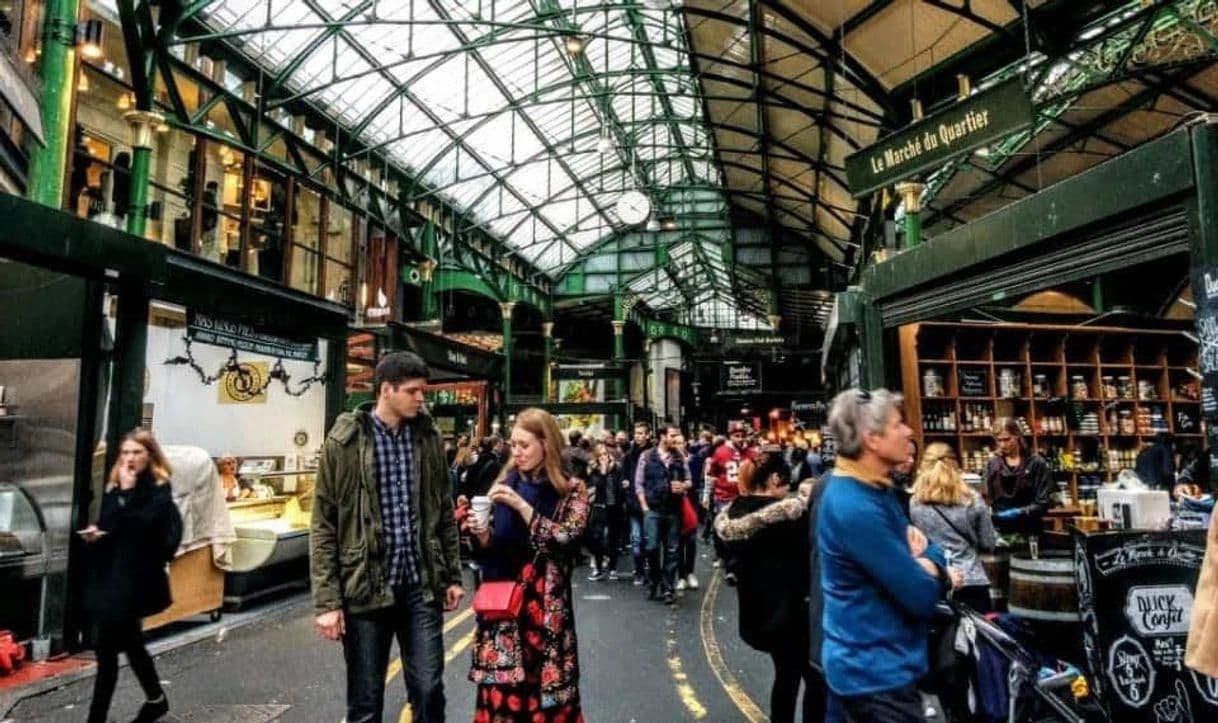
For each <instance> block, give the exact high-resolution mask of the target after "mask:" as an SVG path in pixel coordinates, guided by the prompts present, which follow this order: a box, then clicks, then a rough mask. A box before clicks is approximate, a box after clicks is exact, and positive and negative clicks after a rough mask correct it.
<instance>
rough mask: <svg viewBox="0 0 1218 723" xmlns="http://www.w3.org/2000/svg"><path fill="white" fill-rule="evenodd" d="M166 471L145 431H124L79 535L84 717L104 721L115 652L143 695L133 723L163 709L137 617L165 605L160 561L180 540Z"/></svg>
mask: <svg viewBox="0 0 1218 723" xmlns="http://www.w3.org/2000/svg"><path fill="white" fill-rule="evenodd" d="M171 473H172V470H171V469H170V467H169V462H168V461H166V459H165V454H164V453H163V452H162V451H161V445H159V444H157V441H156V438H155V437H153V436H152V433H151V432H148V431H146V430H142V429H137V430H135V431H133V432H131V433H130V434H128V435H127V436H126V437H124V438H123V442H122V445H121V446H120V447H119V454H118V461H117V462H115V464H114V467H113V469H111V470H110V478H109V483H108V484H107V485H106V490H105V493H104V494H103V495H102V501H101V511H100V512H99V513H98V516H97V523H96V524H93V525H89V526H88V527H87V528H85V529H83V530H80V532H79V533H78V534H80V536H81V537H82V538H84V540H85V542H87V543H88V544H89V571H88V584H87V587H86V593H87V594H86V598H85V599H86V605H87V608H88V610H89V612H90V614H91V615H92V616H93V622H94V623H95V624H96V626H97V630H96V640H95V644H96V648H97V678H96V679H95V681H94V683H93V702H92V704H91V705H90V706H89V719H88V720H89V723H105V721H106V716H107V713H108V712H109V710H110V699H111V698H112V697H113V695H114V686H115V683H117V682H118V654H119V653H120V652H121V653H126V654H127V660H128V662H129V663H130V664H131V670H132V672H134V673H135V677H136V678H137V679H139V682H140V687H141V688H143V689H144V695H145V696H146V697H147V701H146V702H145V703H144V704H143V706H142V707H141V708H140V711H139V715H138V716H136V718H135V720H136V721H137V723H143V722H150V721H155V720H159V719H160V718H161V717H162V716H164V715H165V713H166V712H168V710H169V702H168V701H167V700H166V698H165V692H164V691H163V690H162V689H161V682H160V677H158V676H157V672H156V667H155V666H154V665H153V663H152V657H151V656H149V655H148V649H147V648H146V647H145V646H144V633H143V629H142V627H141V620H142V619H143V618H145V617H147V616H149V615H155V614H156V613H159V612H161V611H162V610H164V609H165V608H167V607H169V605H170V603H171V602H172V600H171V599H170V595H169V577H168V575H167V574H166V572H165V565H166V563H168V562H169V561H170V560H172V559H173V556H174V553H175V552H177V549H178V544H179V543H180V542H181V539H182V517H181V515H180V514H179V512H178V508H177V506H176V505H175V504H174V502H173V492H172V491H171V489H170V485H169V475H170V474H171Z"/></svg>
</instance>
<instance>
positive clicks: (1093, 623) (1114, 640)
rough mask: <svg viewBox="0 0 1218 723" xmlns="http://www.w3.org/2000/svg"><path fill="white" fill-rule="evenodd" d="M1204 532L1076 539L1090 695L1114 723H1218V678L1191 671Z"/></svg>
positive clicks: (1118, 534)
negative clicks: (1187, 655)
mask: <svg viewBox="0 0 1218 723" xmlns="http://www.w3.org/2000/svg"><path fill="white" fill-rule="evenodd" d="M1204 557H1205V530H1184V531H1177V532H1108V533H1103V534H1094V535H1084V534H1081V533H1076V534H1075V537H1074V558H1075V565H1076V580H1077V582H1078V600H1079V614H1080V616H1081V617H1082V621H1083V647H1084V649H1085V650H1086V655H1087V667H1088V668H1089V669H1090V673H1091V675H1090V678H1089V682H1090V684H1091V690H1092V691H1093V692H1095V693H1096V695H1097V696H1098V697H1099V700H1100V702H1101V703H1102V704H1103V706H1104V708H1105V710H1106V712H1107V714H1108V717H1109V719H1110V720H1114V721H1121V722H1122V723H1125V722H1129V723H1168V722H1171V723H1201V722H1202V721H1213V720H1218V680H1216V679H1214V678H1210V677H1208V676H1205V675H1202V674H1200V673H1198V672H1196V671H1194V670H1191V669H1189V668H1186V667H1185V666H1184V647H1185V643H1186V642H1187V640H1188V628H1189V623H1190V621H1191V619H1192V610H1193V594H1194V592H1195V589H1196V586H1197V577H1198V576H1199V575H1200V574H1201V561H1202V559H1203V558H1204Z"/></svg>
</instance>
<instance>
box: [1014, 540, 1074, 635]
mask: <svg viewBox="0 0 1218 723" xmlns="http://www.w3.org/2000/svg"><path fill="white" fill-rule="evenodd" d="M1007 604H1008V606H1009V608H1010V611H1011V613H1012V614H1013V615H1018V616H1019V617H1021V618H1024V619H1026V620H1034V621H1037V622H1042V623H1060V624H1063V625H1069V624H1073V625H1076V626H1077V625H1078V624H1079V618H1078V587H1077V586H1076V584H1075V582H1074V556H1073V555H1071V554H1070V553H1068V552H1064V551H1063V552H1057V551H1051V552H1042V553H1041V554H1040V557H1038V558H1037V559H1035V560H1033V559H1032V558H1031V557H1029V556H1027V555H1026V554H1019V555H1015V556H1014V557H1012V558H1011V587H1010V595H1009V596H1008V597H1007Z"/></svg>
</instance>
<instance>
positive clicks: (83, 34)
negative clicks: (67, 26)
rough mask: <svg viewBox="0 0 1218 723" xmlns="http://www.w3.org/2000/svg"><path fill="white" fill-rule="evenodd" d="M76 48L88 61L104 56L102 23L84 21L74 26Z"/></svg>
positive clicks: (98, 21)
mask: <svg viewBox="0 0 1218 723" xmlns="http://www.w3.org/2000/svg"><path fill="white" fill-rule="evenodd" d="M76 46H77V47H78V48H80V54H81V55H83V56H84V57H86V58H88V59H90V60H97V59H98V58H100V57H102V55H104V54H105V51H104V50H102V21H100V20H86V21H84V22H83V23H79V24H77V26H76Z"/></svg>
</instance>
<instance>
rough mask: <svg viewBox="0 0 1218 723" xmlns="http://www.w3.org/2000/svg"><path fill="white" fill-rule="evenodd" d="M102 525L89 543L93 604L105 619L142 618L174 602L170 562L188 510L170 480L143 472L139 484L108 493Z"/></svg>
mask: <svg viewBox="0 0 1218 723" xmlns="http://www.w3.org/2000/svg"><path fill="white" fill-rule="evenodd" d="M97 527H98V529H101V530H104V531H105V532H106V534H105V535H103V536H102V537H101V539H99V540H97V541H96V542H93V543H88V548H87V549H88V554H89V572H88V587H87V596H86V599H87V601H88V609H89V612H91V613H92V614H93V616H94V618H95V619H96V620H98V621H101V622H106V621H122V620H131V619H133V618H135V619H139V618H143V617H147V616H149V615H155V614H156V613H159V612H161V611H162V610H164V609H165V608H167V607H169V605H170V603H171V602H172V599H171V598H170V595H169V576H168V574H167V573H166V568H165V566H166V564H167V563H169V561H170V560H172V559H173V556H174V553H175V552H177V549H178V545H179V544H180V543H181V541H182V516H181V514H180V513H179V512H178V508H177V505H175V504H174V502H173V492H172V490H171V488H170V485H169V483H168V482H166V483H165V484H161V485H158V484H156V482H155V481H154V480H153V478H152V476H151V475H148V474H145V475H142V476H141V477H140V479H139V481H138V482H136V485H135V487H134V488H132V489H131V490H130V491H129V492H122V491H120V490H119V489H118V488H117V487H116V488H114V489H111V490H109V491H108V492H106V493H105V494H104V495H102V502H101V512H100V514H99V515H98V518H97Z"/></svg>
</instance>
